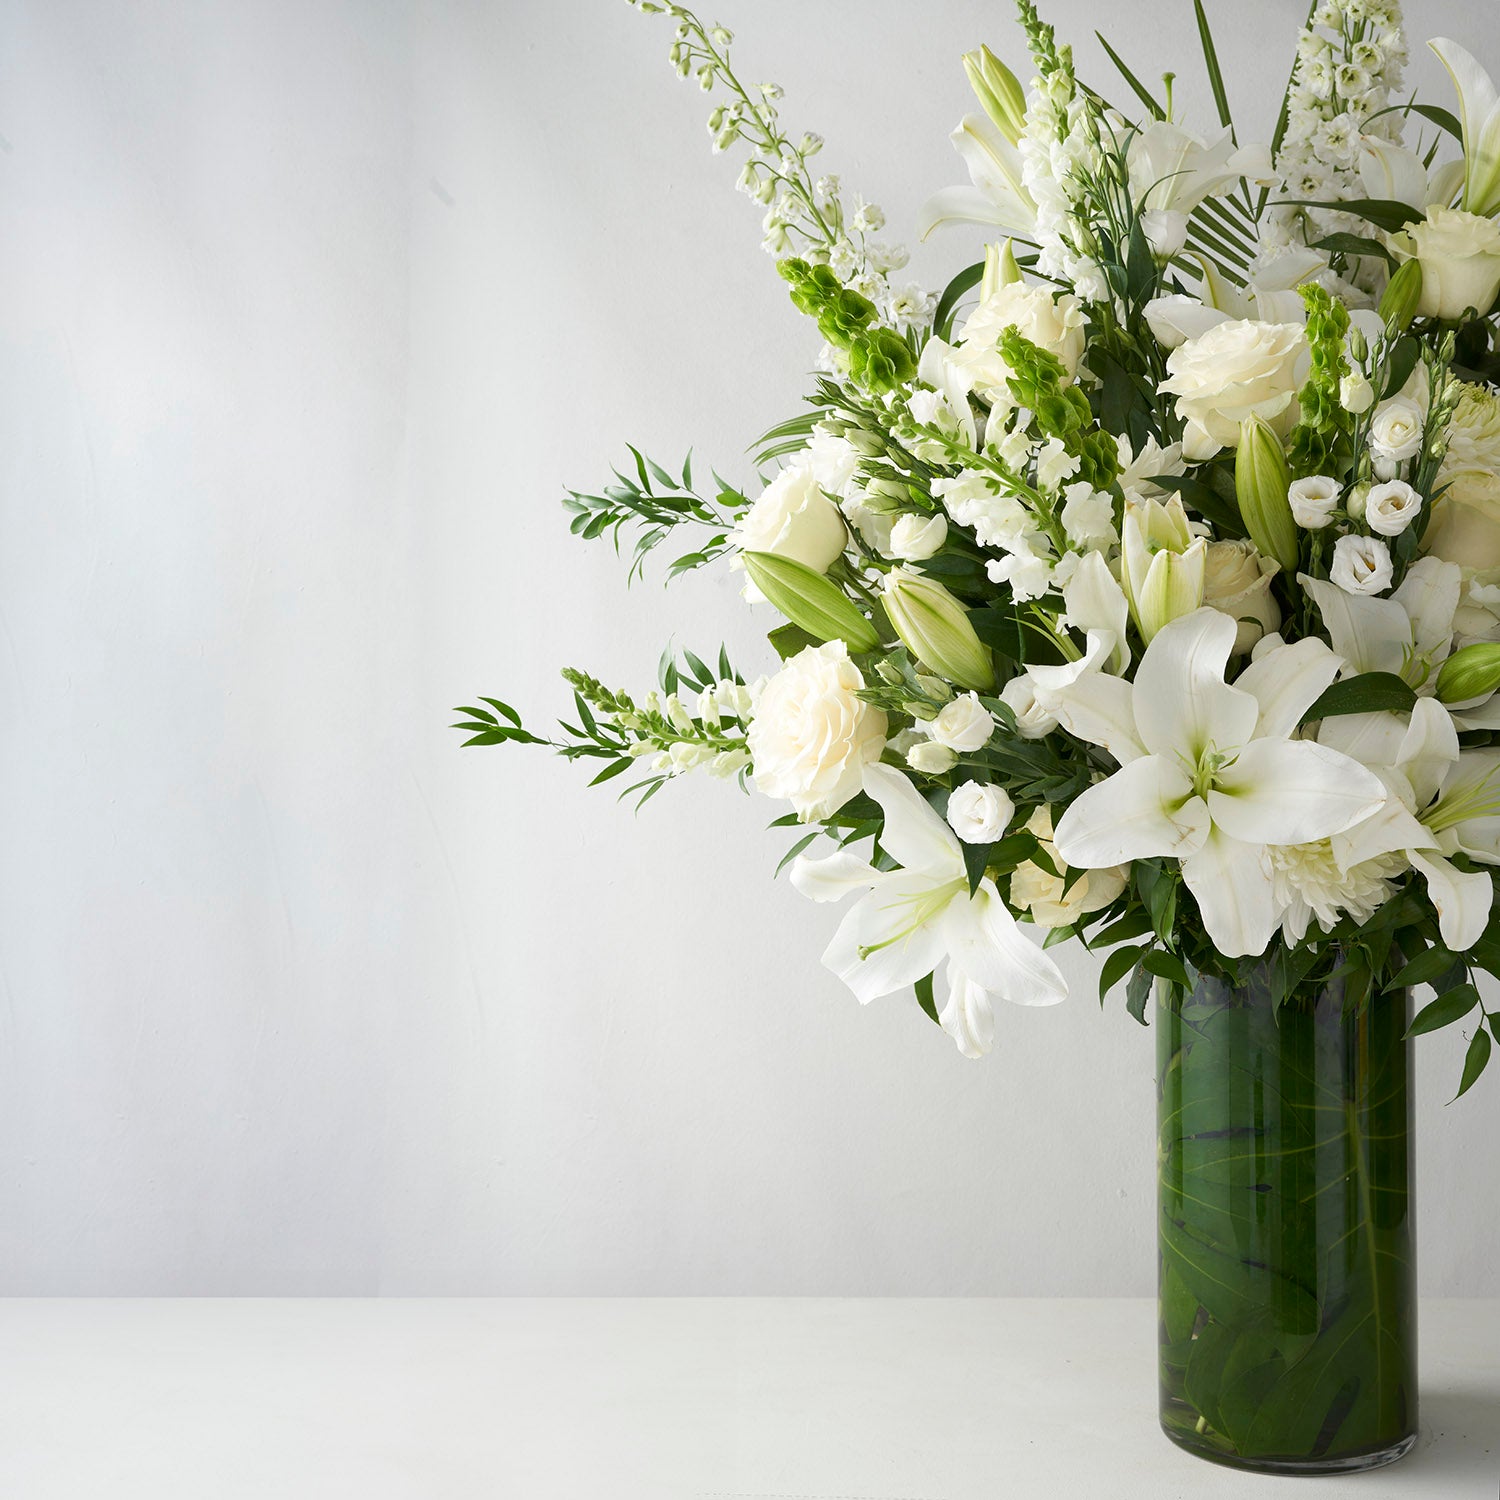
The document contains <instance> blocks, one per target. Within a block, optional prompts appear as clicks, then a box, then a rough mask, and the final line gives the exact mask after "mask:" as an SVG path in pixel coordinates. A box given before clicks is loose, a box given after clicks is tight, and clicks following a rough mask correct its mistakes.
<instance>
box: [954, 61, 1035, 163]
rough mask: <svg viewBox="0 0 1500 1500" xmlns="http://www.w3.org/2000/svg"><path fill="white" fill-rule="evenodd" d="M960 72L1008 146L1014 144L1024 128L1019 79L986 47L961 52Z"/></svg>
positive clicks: (1023, 99)
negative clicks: (962, 53) (962, 54)
mask: <svg viewBox="0 0 1500 1500" xmlns="http://www.w3.org/2000/svg"><path fill="white" fill-rule="evenodd" d="M964 72H965V73H967V74H968V75H969V87H970V88H971V89H973V90H974V97H975V98H976V99H978V100H979V103H980V107H981V108H982V109H983V110H984V112H985V114H987V115H988V116H989V117H990V119H992V120H993V121H994V122H995V125H996V127H997V128H998V130H999V131H1000V133H1001V135H1003V136H1004V137H1005V139H1006V140H1008V141H1009V142H1010V143H1011V145H1012V146H1015V145H1018V144H1019V143H1020V140H1021V132H1022V131H1023V130H1024V129H1025V128H1026V90H1025V89H1023V88H1022V87H1021V83H1020V80H1019V79H1018V78H1017V77H1016V75H1015V74H1014V73H1012V72H1011V70H1010V69H1009V68H1007V67H1006V66H1005V64H1004V63H1003V62H1001V61H1000V59H999V58H998V57H996V56H995V54H994V53H993V52H991V51H990V49H989V48H988V47H980V48H979V49H978V50H977V51H974V52H965V53H964Z"/></svg>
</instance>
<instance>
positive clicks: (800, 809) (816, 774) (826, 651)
mask: <svg viewBox="0 0 1500 1500" xmlns="http://www.w3.org/2000/svg"><path fill="white" fill-rule="evenodd" d="M864 685H865V680H864V678H863V677H862V676H861V675H860V671H859V668H858V667H857V666H855V664H854V663H853V662H852V661H850V660H849V649H848V647H847V646H845V644H844V643H843V642H842V641H830V642H828V644H827V645H823V646H809V647H807V648H806V649H805V650H803V651H799V652H798V653H797V655H796V656H794V657H792V658H791V660H790V661H788V662H787V663H786V664H785V665H784V666H783V667H782V669H781V670H780V671H779V672H778V673H776V675H775V676H774V677H772V678H771V679H770V680H769V681H768V682H767V683H766V685H765V686H764V687H763V688H762V689H761V691H760V696H759V699H758V701H757V703H756V706H755V717H754V719H753V720H752V721H751V724H750V730H749V734H748V736H747V743H748V745H749V749H750V758H751V760H752V761H753V763H754V766H755V771H754V775H755V784H756V786H757V787H758V788H759V789H760V790H761V791H762V792H764V793H765V794H766V795H767V796H768V797H784V798H785V799H786V800H787V801H788V802H790V803H791V804H792V806H793V807H794V808H796V810H797V816H798V817H799V818H801V820H802V821H803V822H804V823H810V822H815V821H817V820H818V819H820V818H826V817H828V816H829V814H830V813H833V812H835V811H837V810H838V809H839V808H840V807H842V806H843V805H844V803H846V802H847V801H848V800H849V799H850V798H851V797H852V796H853V795H854V794H855V793H856V792H857V791H858V790H859V788H860V779H861V777H862V776H863V774H864V769H865V767H866V766H867V765H868V764H869V763H870V762H871V761H876V760H879V759H880V754H881V751H882V750H884V748H885V731H886V718H885V715H884V714H883V713H882V712H881V711H880V710H879V709H878V708H875V707H874V706H873V705H871V704H869V703H866V702H865V701H864V700H863V699H862V698H860V697H858V696H856V695H857V694H858V692H859V690H860V689H861V688H863V687H864Z"/></svg>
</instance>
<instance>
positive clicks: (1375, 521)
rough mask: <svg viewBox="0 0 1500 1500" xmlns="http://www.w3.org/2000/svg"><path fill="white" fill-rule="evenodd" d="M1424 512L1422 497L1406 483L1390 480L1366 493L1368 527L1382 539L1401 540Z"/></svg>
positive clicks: (1366, 522)
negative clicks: (1404, 532)
mask: <svg viewBox="0 0 1500 1500" xmlns="http://www.w3.org/2000/svg"><path fill="white" fill-rule="evenodd" d="M1421 509H1422V497H1421V495H1419V494H1418V493H1417V492H1416V490H1414V489H1413V488H1412V487H1411V486H1410V485H1409V484H1408V483H1407V482H1406V481H1405V480H1404V479H1388V480H1386V482H1385V483H1384V484H1374V485H1371V486H1370V488H1369V490H1368V492H1367V493H1366V495H1365V525H1366V526H1368V527H1369V528H1370V530H1371V531H1378V532H1379V533H1380V535H1381V536H1400V535H1401V533H1402V532H1403V531H1405V530H1406V528H1407V527H1408V526H1410V525H1411V523H1412V522H1413V521H1415V520H1416V518H1417V512H1418V511H1420V510H1421Z"/></svg>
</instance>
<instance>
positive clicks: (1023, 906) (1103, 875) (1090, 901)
mask: <svg viewBox="0 0 1500 1500" xmlns="http://www.w3.org/2000/svg"><path fill="white" fill-rule="evenodd" d="M1026 830H1027V832H1028V833H1033V834H1035V835H1036V838H1037V841H1038V842H1039V843H1040V844H1041V846H1042V851H1043V853H1045V854H1046V856H1047V857H1048V859H1050V860H1051V862H1052V868H1053V870H1055V871H1056V872H1057V873H1056V874H1053V873H1052V871H1051V870H1044V869H1043V868H1042V867H1041V865H1039V864H1037V863H1036V862H1035V861H1034V860H1030V859H1028V860H1026V861H1025V862H1024V863H1022V864H1020V865H1018V866H1017V867H1016V869H1015V871H1014V872H1013V873H1012V875H1011V877H1010V904H1011V905H1012V906H1013V907H1015V908H1016V910H1017V911H1026V912H1030V913H1031V920H1032V921H1033V922H1035V923H1036V925H1037V926H1038V927H1046V928H1053V927H1067V926H1069V925H1070V924H1072V923H1073V922H1076V921H1077V920H1078V918H1079V917H1081V916H1085V915H1087V913H1089V912H1091V911H1098V910H1099V909H1100V908H1101V907H1105V906H1108V905H1109V903H1110V902H1111V901H1113V900H1114V899H1115V897H1117V896H1118V895H1119V894H1120V893H1121V892H1122V891H1123V890H1124V889H1125V884H1126V881H1127V880H1128V879H1129V871H1128V870H1127V868H1126V867H1125V866H1124V865H1116V866H1114V867H1113V868H1111V869H1107V870H1089V871H1087V872H1086V873H1084V874H1082V875H1080V876H1079V877H1078V879H1077V880H1075V881H1074V882H1073V884H1072V885H1071V886H1070V887H1068V888H1067V889H1066V890H1065V889H1064V887H1065V886H1066V885H1067V876H1068V865H1067V863H1066V861H1065V860H1064V859H1063V858H1062V856H1061V855H1060V854H1059V853H1058V852H1057V846H1056V845H1055V844H1054V843H1053V842H1052V809H1051V808H1048V807H1039V808H1037V810H1036V811H1035V812H1034V813H1032V815H1031V816H1030V817H1029V818H1028V819H1027V820H1026Z"/></svg>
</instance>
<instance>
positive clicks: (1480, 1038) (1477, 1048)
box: [1453, 1026, 1491, 1100]
mask: <svg viewBox="0 0 1500 1500" xmlns="http://www.w3.org/2000/svg"><path fill="white" fill-rule="evenodd" d="M1490 1051H1491V1047H1490V1034H1489V1032H1487V1031H1486V1030H1485V1029H1484V1027H1483V1026H1481V1027H1480V1028H1479V1030H1478V1031H1476V1032H1475V1033H1474V1037H1473V1040H1472V1041H1470V1043H1469V1050H1468V1053H1467V1054H1466V1055H1465V1057H1464V1076H1463V1081H1462V1082H1461V1083H1460V1084H1459V1086H1458V1092H1457V1093H1456V1094H1455V1095H1454V1096H1453V1097H1454V1099H1455V1100H1457V1099H1462V1098H1463V1096H1464V1095H1465V1094H1467V1093H1468V1092H1469V1090H1470V1089H1471V1088H1473V1087H1474V1085H1475V1083H1476V1082H1477V1081H1478V1079H1479V1075H1480V1074H1481V1073H1482V1072H1484V1069H1485V1065H1486V1064H1487V1063H1488V1062H1489V1060H1490Z"/></svg>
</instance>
